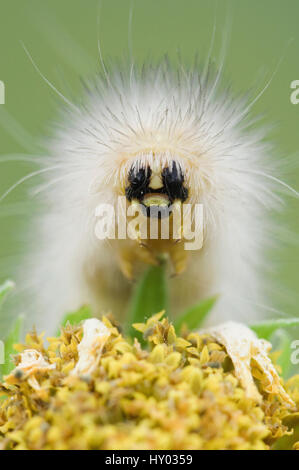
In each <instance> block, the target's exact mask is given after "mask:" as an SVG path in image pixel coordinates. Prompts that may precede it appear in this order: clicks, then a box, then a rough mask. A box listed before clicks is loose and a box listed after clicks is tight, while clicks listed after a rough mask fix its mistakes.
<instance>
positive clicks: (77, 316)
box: [57, 306, 93, 336]
mask: <svg viewBox="0 0 299 470" xmlns="http://www.w3.org/2000/svg"><path fill="white" fill-rule="evenodd" d="M92 317H93V315H92V311H91V308H90V307H88V306H84V307H82V308H80V310H77V311H76V312H71V313H68V314H67V315H65V317H64V318H63V320H62V323H61V325H60V327H59V329H58V330H57V336H59V335H60V329H61V327H64V326H66V325H67V323H70V324H71V325H78V324H79V323H81V322H82V321H84V320H88V319H89V318H92Z"/></svg>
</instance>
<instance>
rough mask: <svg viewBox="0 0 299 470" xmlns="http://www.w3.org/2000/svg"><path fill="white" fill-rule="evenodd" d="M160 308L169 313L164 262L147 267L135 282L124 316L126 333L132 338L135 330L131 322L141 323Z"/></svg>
mask: <svg viewBox="0 0 299 470" xmlns="http://www.w3.org/2000/svg"><path fill="white" fill-rule="evenodd" d="M161 310H166V311H167V313H168V314H169V311H168V288H167V279H166V270H165V265H164V264H161V265H159V266H151V267H150V268H148V270H147V271H146V272H145V273H144V275H143V276H142V278H141V279H140V281H139V282H138V283H137V285H136V287H135V291H134V293H133V296H132V300H131V304H130V307H129V310H128V314H127V317H126V333H127V335H128V336H130V337H132V338H133V337H135V336H136V331H135V330H134V328H132V324H133V323H143V322H144V321H145V319H146V318H148V317H150V316H151V315H153V314H155V313H158V312H160V311H161ZM137 334H138V333H137ZM138 337H139V336H138Z"/></svg>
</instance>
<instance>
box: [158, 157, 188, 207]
mask: <svg viewBox="0 0 299 470" xmlns="http://www.w3.org/2000/svg"><path fill="white" fill-rule="evenodd" d="M162 181H163V187H164V188H165V189H166V192H167V194H168V197H169V199H170V200H171V201H172V202H173V201H174V200H175V199H180V200H181V201H182V202H184V201H186V199H187V197H188V189H187V188H186V187H185V186H184V175H183V172H182V169H181V167H180V166H178V165H177V164H176V162H172V166H171V168H169V167H167V168H164V170H163V171H162Z"/></svg>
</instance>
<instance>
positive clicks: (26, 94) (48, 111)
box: [0, 0, 299, 316]
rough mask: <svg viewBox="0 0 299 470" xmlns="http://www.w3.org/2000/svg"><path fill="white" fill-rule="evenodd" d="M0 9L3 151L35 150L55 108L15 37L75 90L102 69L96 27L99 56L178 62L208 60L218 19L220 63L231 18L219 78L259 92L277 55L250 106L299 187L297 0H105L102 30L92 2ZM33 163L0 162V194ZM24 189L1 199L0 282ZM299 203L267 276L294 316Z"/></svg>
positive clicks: (25, 210) (4, 4)
mask: <svg viewBox="0 0 299 470" xmlns="http://www.w3.org/2000/svg"><path fill="white" fill-rule="evenodd" d="M0 8H1V9H0V50H1V54H0V80H2V81H3V82H4V83H5V86H6V104H5V105H2V106H0V143H1V147H0V153H1V154H2V155H3V156H4V155H8V154H19V153H24V152H25V153H31V152H32V151H34V147H35V146H36V145H37V143H38V141H39V140H40V139H42V137H43V135H45V134H47V133H48V125H49V122H50V121H51V120H52V119H53V118H55V114H56V110H57V99H56V96H55V94H54V92H53V91H52V90H51V89H50V88H49V87H48V86H47V84H46V83H45V82H44V81H43V80H42V79H41V77H40V76H39V75H38V73H37V72H36V70H35V69H34V67H33V66H32V64H31V63H30V61H29V59H28V57H27V56H26V54H25V52H24V50H23V48H22V46H21V42H20V41H23V42H24V44H25V45H26V47H27V49H28V50H29V51H30V54H31V55H32V56H33V58H34V60H35V62H36V63H37V65H38V66H39V68H40V69H41V70H42V72H43V74H44V75H45V76H46V77H47V78H48V79H49V80H50V81H51V82H52V83H54V84H55V85H56V86H57V87H58V88H59V89H60V90H62V91H63V93H65V94H66V95H67V96H71V95H72V94H73V93H78V92H79V90H80V77H84V76H89V75H91V74H92V73H93V72H94V71H95V70H96V69H97V67H98V66H99V65H98V62H99V54H98V49H97V35H98V30H99V34H100V38H101V47H102V54H103V58H104V60H105V58H108V57H112V58H113V57H116V58H119V57H123V56H124V55H127V54H128V43H130V41H131V44H132V52H133V57H134V59H135V61H137V62H143V61H144V60H146V59H147V58H148V57H149V56H150V57H152V58H159V57H161V56H162V55H164V54H165V53H166V52H167V53H168V54H169V56H170V57H171V58H172V59H173V60H176V59H177V50H178V49H179V50H180V52H181V56H182V57H183V59H184V61H186V62H187V63H188V62H190V63H191V62H192V60H193V58H194V55H195V54H196V53H198V54H199V56H202V57H203V58H205V57H206V56H207V53H208V50H209V47H210V43H211V36H212V31H213V25H214V21H215V18H216V20H217V31H216V42H215V47H214V50H213V58H215V60H216V62H217V58H219V56H220V51H221V43H222V37H223V32H224V30H225V24H226V18H227V17H228V18H229V20H231V26H230V35H229V36H230V37H229V44H228V49H227V55H226V61H225V75H226V76H227V77H228V78H229V79H230V81H231V82H232V84H233V87H234V90H235V91H236V92H239V91H241V92H242V91H243V92H245V91H246V90H248V89H254V90H256V92H258V91H259V90H261V89H262V88H263V86H264V84H265V83H266V82H267V80H268V79H269V78H270V77H271V75H272V73H273V72H274V70H275V68H276V66H277V64H278V62H279V60H280V59H281V58H283V59H282V62H281V64H280V66H279V68H278V71H277V73H276V74H275V76H274V78H273V80H272V82H271V84H270V86H269V88H268V89H267V90H266V91H265V93H264V94H263V96H262V97H261V99H260V100H259V101H258V103H257V104H256V105H255V107H254V110H253V112H254V114H258V113H260V112H263V113H265V118H264V122H265V124H270V125H272V124H275V126H274V127H273V128H272V129H271V130H270V132H269V136H270V138H271V140H272V141H273V142H274V143H275V147H276V149H277V154H278V155H279V156H280V158H282V159H287V158H288V157H289V156H290V155H294V157H293V161H294V163H295V165H294V167H288V168H286V170H287V171H286V176H285V177H284V179H285V180H286V181H287V182H288V183H290V184H291V185H293V186H294V187H295V188H296V189H297V190H298V189H299V170H298V168H297V169H296V168H295V167H296V162H297V161H298V162H299V152H298V149H299V132H298V129H299V126H298V125H299V104H298V105H297V106H295V105H292V104H291V102H290V94H291V90H290V83H291V82H292V81H293V80H296V79H297V80H299V29H298V15H299V2H298V0H230V1H224V0H223V1H218V2H216V1H213V0H212V1H211V0H135V1H133V0H132V1H130V0H103V1H102V5H101V10H100V27H98V23H97V13H98V10H99V2H98V0H88V1H86V0H43V1H42V2H41V1H40V0H25V1H21V0H9V1H8V0H1V1H0ZM130 11H131V12H132V21H131V28H130V27H129V24H130ZM129 31H131V33H129ZM130 37H131V40H130V39H129V38H130ZM291 40H293V41H292V42H290V41H291ZM2 158H3V157H2ZM36 169H37V167H36V165H34V164H29V163H24V162H21V161H14V162H7V161H3V162H1V164H0V189H1V191H0V193H1V194H2V193H4V192H5V191H6V190H7V189H8V188H9V187H10V186H11V185H12V184H14V183H15V182H16V181H17V180H18V179H19V178H22V176H24V175H26V174H27V173H28V172H30V171H34V170H36ZM35 181H36V178H35ZM29 188H30V182H25V183H24V184H22V185H20V186H19V187H18V188H17V189H16V190H15V191H13V192H12V193H11V194H10V195H9V196H8V197H7V198H6V199H5V201H3V202H2V203H1V205H0V281H1V280H3V279H4V278H7V277H8V276H10V275H11V270H10V266H11V265H12V263H15V262H17V260H18V257H19V254H20V253H21V252H22V251H24V249H25V247H24V243H23V240H22V227H23V224H24V221H26V220H27V218H28V217H27V216H28V215H29V214H30V212H31V211H32V210H33V206H32V204H33V202H32V197H31V196H30V195H28V190H29ZM298 209H299V202H298V201H297V200H296V199H294V198H293V199H292V198H289V199H288V200H287V202H286V206H285V211H284V214H283V215H282V216H280V219H281V226H282V227H286V228H287V229H289V230H290V233H291V235H290V236H289V237H287V238H285V237H284V240H283V241H281V243H280V245H281V249H279V250H275V251H274V252H273V255H272V256H273V258H274V260H275V261H277V270H276V272H272V273H271V276H273V278H275V279H276V281H277V284H276V285H275V286H276V287H275V289H273V297H274V300H275V306H276V308H277V309H279V310H281V311H283V312H285V313H286V314H288V315H293V316H295V315H298V314H299V308H298V300H299V289H298V280H299V274H298V260H299V245H298V243H297V234H298V233H299V220H298ZM279 237H280V234H277V238H278V239H279ZM28 275H30V274H29V273H28Z"/></svg>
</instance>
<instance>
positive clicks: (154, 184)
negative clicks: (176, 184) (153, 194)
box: [149, 173, 163, 189]
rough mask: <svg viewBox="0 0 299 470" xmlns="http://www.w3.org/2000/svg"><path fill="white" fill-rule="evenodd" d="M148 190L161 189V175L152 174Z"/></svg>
mask: <svg viewBox="0 0 299 470" xmlns="http://www.w3.org/2000/svg"><path fill="white" fill-rule="evenodd" d="M149 186H150V188H152V189H160V188H163V182H162V179H161V173H160V174H153V175H152V177H151V180H150V184H149Z"/></svg>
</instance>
